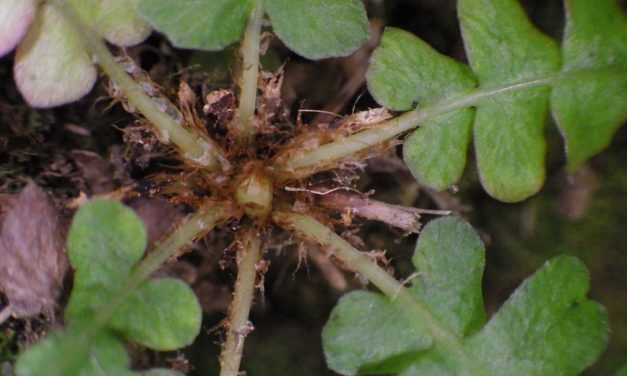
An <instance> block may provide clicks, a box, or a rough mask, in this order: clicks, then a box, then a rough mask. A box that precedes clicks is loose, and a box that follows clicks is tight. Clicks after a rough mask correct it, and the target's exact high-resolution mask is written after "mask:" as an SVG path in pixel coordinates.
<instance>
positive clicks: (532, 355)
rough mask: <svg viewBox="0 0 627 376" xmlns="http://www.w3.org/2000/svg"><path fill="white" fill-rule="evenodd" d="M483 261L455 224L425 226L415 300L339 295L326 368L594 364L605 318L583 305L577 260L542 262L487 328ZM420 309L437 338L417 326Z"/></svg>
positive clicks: (427, 370)
mask: <svg viewBox="0 0 627 376" xmlns="http://www.w3.org/2000/svg"><path fill="white" fill-rule="evenodd" d="M484 253H485V251H484V247H483V245H482V243H481V241H480V239H479V237H478V236H477V234H476V233H475V232H474V231H473V230H472V228H471V227H470V226H469V225H468V224H467V223H465V222H464V221H462V220H461V219H457V218H452V217H448V218H441V219H438V220H435V221H432V222H430V223H429V224H427V226H425V228H424V230H423V232H422V234H421V236H420V239H419V240H418V244H417V246H416V252H415V253H414V257H413V259H412V260H413V262H414V264H415V265H416V267H417V268H418V274H417V278H414V279H412V280H411V282H412V287H410V288H409V289H408V291H409V292H411V293H412V295H413V297H414V299H415V301H414V302H408V301H407V300H405V299H398V300H397V299H395V297H392V298H389V297H382V296H377V295H376V294H374V293H370V292H357V293H351V294H348V295H346V296H344V297H343V298H342V299H341V300H340V302H339V304H338V305H337V306H336V307H335V308H334V310H333V312H332V313H331V317H330V318H329V321H328V322H327V325H326V326H325V328H324V331H323V337H322V338H323V346H324V350H325V355H326V357H327V363H328V364H329V366H330V367H331V368H332V369H334V370H335V371H337V372H339V373H341V374H345V375H354V374H361V373H369V374H371V373H399V374H401V375H402V376H410V375H412V376H413V375H416V376H418V375H430V376H431V375H433V376H438V375H446V376H463V375H474V374H486V375H504V376H510V375H511V376H518V375H521V376H522V375H575V374H578V373H579V372H581V371H582V370H583V369H585V368H586V367H587V366H588V365H590V364H591V363H592V362H593V360H594V359H596V358H597V357H598V355H599V354H600V352H601V351H602V350H603V348H604V347H605V345H606V343H607V339H608V328H607V314H606V313H605V310H604V309H603V307H602V306H601V305H600V304H598V303H596V302H593V301H591V300H588V299H587V298H586V296H585V295H586V292H587V290H588V272H587V270H586V268H585V267H584V266H583V264H582V263H581V262H580V261H578V260H577V259H575V258H573V257H558V258H555V259H554V260H552V261H550V262H547V263H546V264H545V265H544V266H543V267H542V268H540V270H538V271H537V272H536V273H535V274H534V275H533V276H531V277H530V278H529V279H527V280H526V281H525V282H524V283H523V284H522V285H521V286H520V287H519V288H518V289H517V290H516V291H515V292H514V294H513V295H512V296H511V297H510V299H509V300H508V301H507V302H506V303H505V304H504V305H503V307H501V309H500V310H499V311H498V312H497V313H496V314H495V315H494V317H492V319H491V320H490V321H489V322H488V323H487V324H486V325H485V326H483V324H484V315H485V314H484V312H483V308H482V299H481V274H482V271H483V264H484ZM402 296H405V295H402ZM402 302H405V303H404V304H403V303H402ZM416 307H421V308H420V310H418V309H416ZM421 310H422V311H428V312H429V315H430V316H431V319H429V320H433V321H434V322H436V327H437V328H438V329H427V327H426V326H423V324H424V323H423V322H422V321H421V320H420V319H419V317H424V313H419V311H421ZM482 326H483V327H482ZM481 327H482V328H481ZM430 328H433V326H430ZM431 330H437V332H436V331H434V332H431ZM473 333H474V334H473ZM432 338H433V340H431V339H432ZM432 342H433V343H432ZM453 342H456V344H453Z"/></svg>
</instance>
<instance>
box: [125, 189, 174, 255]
mask: <svg viewBox="0 0 627 376" xmlns="http://www.w3.org/2000/svg"><path fill="white" fill-rule="evenodd" d="M130 206H131V207H132V208H133V210H135V213H137V215H138V216H139V218H141V219H142V221H143V222H144V226H145V227H146V233H147V235H148V245H151V244H154V243H155V242H156V241H157V240H159V239H161V238H163V237H164V236H165V235H166V234H167V233H168V231H169V230H170V228H171V227H172V226H173V225H174V224H176V223H178V222H179V221H180V220H181V219H182V218H183V213H181V211H179V210H178V209H177V208H176V207H175V206H172V205H171V204H169V203H168V202H167V201H164V200H161V199H157V198H138V199H137V200H134V201H133V202H131V203H130Z"/></svg>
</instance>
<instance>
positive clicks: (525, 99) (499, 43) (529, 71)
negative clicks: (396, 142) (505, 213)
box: [458, 0, 560, 202]
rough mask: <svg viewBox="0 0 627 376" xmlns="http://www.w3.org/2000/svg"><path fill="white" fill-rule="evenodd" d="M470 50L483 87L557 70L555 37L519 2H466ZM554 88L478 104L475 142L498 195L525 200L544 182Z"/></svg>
mask: <svg viewBox="0 0 627 376" xmlns="http://www.w3.org/2000/svg"><path fill="white" fill-rule="evenodd" d="M458 12H459V18H460V24H461V28H462V35H463V38H464V43H465V46H466V52H467V54H468V58H469V60H470V66H471V67H472V69H473V71H474V73H475V75H476V76H477V78H478V80H479V83H480V87H495V86H499V85H503V84H507V83H511V82H515V81H518V80H523V79H525V78H529V77H535V76H538V75H543V74H547V73H551V72H554V71H556V70H557V69H558V68H559V63H560V58H559V52H558V48H557V46H556V45H555V43H554V41H553V40H551V39H549V38H548V37H547V36H545V35H543V34H542V33H540V32H539V31H538V30H536V29H535V28H534V27H533V26H532V25H531V23H530V22H529V20H528V19H527V17H526V15H525V13H524V11H523V9H522V8H521V6H520V4H518V2H517V1H516V0H461V1H460V2H459V6H458ZM548 98H549V88H547V87H533V88H526V89H522V90H517V91H514V92H510V93H504V94H501V95H499V96H498V97H492V98H488V99H486V100H483V101H481V102H479V104H477V106H476V114H475V122H474V142H475V152H476V154H477V163H478V167H479V175H480V178H481V183H482V184H483V187H484V188H485V190H486V191H487V192H488V193H489V194H490V195H491V196H493V197H495V198H497V199H499V200H501V201H506V202H514V201H521V200H523V199H525V198H527V197H529V196H531V195H533V194H534V193H536V192H537V191H538V190H539V189H540V188H541V187H542V184H543V183H544V155H545V149H546V145H545V140H544V121H545V117H546V113H547V109H548Z"/></svg>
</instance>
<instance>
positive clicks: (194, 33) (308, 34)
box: [139, 0, 369, 59]
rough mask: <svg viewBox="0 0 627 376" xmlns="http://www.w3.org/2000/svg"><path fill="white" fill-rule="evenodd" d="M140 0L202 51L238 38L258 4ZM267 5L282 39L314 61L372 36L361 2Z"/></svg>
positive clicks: (172, 33)
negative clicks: (369, 35)
mask: <svg viewBox="0 0 627 376" xmlns="http://www.w3.org/2000/svg"><path fill="white" fill-rule="evenodd" d="M139 1H140V9H141V11H142V12H143V14H144V15H145V16H146V18H147V19H148V20H149V21H150V22H151V23H152V24H153V26H154V27H155V28H156V29H158V30H159V31H161V32H163V33H165V34H166V35H167V36H168V37H169V38H170V40H172V43H174V45H176V46H177V47H181V48H196V49H204V50H219V49H222V48H224V47H226V46H228V45H230V44H231V43H234V42H236V41H237V40H239V39H240V38H241V37H242V34H243V31H244V27H245V25H246V22H247V21H248V18H249V17H250V15H251V12H252V10H253V7H254V6H255V4H257V3H258V1H257V0H186V1H183V2H173V1H169V0H139ZM259 3H261V2H259ZM263 5H264V6H265V10H266V12H267V13H268V16H269V17H270V20H271V21H272V25H273V28H274V31H275V32H276V34H277V36H278V37H279V39H281V40H282V41H283V42H284V43H285V44H286V45H287V46H288V47H289V48H291V49H292V50H294V51H295V52H297V53H298V54H300V55H302V56H305V57H307V58H310V59H321V58H326V57H331V56H344V55H348V54H350V53H351V52H353V51H354V50H355V49H357V48H358V47H359V46H360V45H361V44H362V43H363V42H365V41H366V39H367V38H368V34H369V27H368V19H367V17H366V11H365V9H364V6H363V4H362V2H361V1H360V0H334V1H331V2H330V1H327V0H308V1H292V0H265V1H264V2H263Z"/></svg>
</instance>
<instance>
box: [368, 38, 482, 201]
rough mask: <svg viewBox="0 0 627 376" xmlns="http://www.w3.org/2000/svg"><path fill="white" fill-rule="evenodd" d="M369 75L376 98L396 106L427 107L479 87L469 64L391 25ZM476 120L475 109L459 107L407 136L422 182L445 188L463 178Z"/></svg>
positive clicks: (408, 154) (409, 158)
mask: <svg viewBox="0 0 627 376" xmlns="http://www.w3.org/2000/svg"><path fill="white" fill-rule="evenodd" d="M367 79H368V89H369V90H370V92H371V93H372V95H373V96H374V98H375V99H376V100H377V101H378V102H379V103H381V104H382V105H384V106H386V107H389V108H391V109H393V110H408V109H410V108H412V106H413V105H415V104H418V103H419V104H420V106H424V105H427V104H429V103H432V102H435V101H437V100H442V99H448V98H450V97H453V96H457V95H459V94H460V93H468V92H470V91H472V89H474V87H475V86H476V82H475V79H474V77H473V75H472V72H471V71H470V69H468V67H467V66H465V65H464V64H461V63H459V62H456V61H455V60H453V59H451V58H449V57H446V56H443V55H441V54H439V53H438V52H437V51H435V50H434V49H433V48H431V47H430V46H429V45H428V44H426V43H425V42H423V41H422V40H420V39H418V38H417V37H415V36H413V35H412V34H410V33H408V32H405V31H402V30H399V29H394V28H387V29H386V30H385V33H384V34H383V37H382V39H381V44H380V46H379V48H377V50H376V51H375V52H374V54H373V55H372V58H371V62H370V67H369V69H368V76H367ZM472 119H473V110H472V109H469V108H467V109H461V110H457V111H453V112H451V113H448V114H444V115H441V116H438V117H436V118H435V119H433V120H431V121H429V122H427V123H425V124H421V126H420V128H418V129H416V130H415V131H414V132H413V133H412V134H411V135H410V136H409V137H408V138H407V139H406V140H405V143H404V145H403V157H404V159H405V162H406V164H407V166H408V167H409V170H410V171H411V172H412V174H413V175H414V177H416V179H417V180H418V181H419V182H421V183H423V184H426V185H428V186H430V187H434V188H436V189H439V190H442V189H445V188H447V187H448V186H450V185H451V184H453V183H455V182H456V181H457V180H458V179H459V177H460V176H461V174H462V172H463V171H464V166H465V165H466V150H467V147H468V143H469V142H470V130H471V128H470V127H471V122H472Z"/></svg>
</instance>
